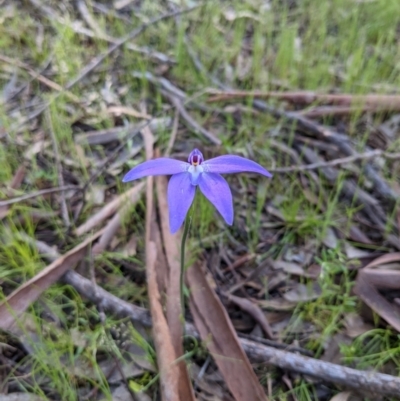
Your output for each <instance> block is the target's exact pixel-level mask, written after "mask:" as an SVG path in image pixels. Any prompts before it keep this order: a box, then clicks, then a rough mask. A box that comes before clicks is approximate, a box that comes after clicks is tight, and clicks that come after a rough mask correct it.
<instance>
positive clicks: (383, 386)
mask: <svg viewBox="0 0 400 401" xmlns="http://www.w3.org/2000/svg"><path fill="white" fill-rule="evenodd" d="M30 242H31V243H35V246H36V247H37V248H38V249H39V251H40V252H43V253H44V254H45V257H46V258H48V259H49V260H50V261H52V260H54V257H56V256H57V255H54V252H52V251H51V250H52V248H51V247H49V246H48V245H45V244H44V243H42V242H38V241H36V240H33V239H30ZM52 254H53V255H52ZM62 280H63V281H64V282H65V283H67V284H69V285H71V286H72V287H74V288H75V290H76V291H77V292H78V293H79V294H81V295H82V296H83V297H84V298H86V299H88V300H89V301H90V302H93V304H95V305H97V306H99V305H101V307H102V309H103V310H104V311H107V312H109V313H112V314H114V315H115V316H118V317H121V318H122V317H128V318H130V319H131V320H132V322H139V323H141V324H143V325H145V326H148V327H150V326H151V324H152V321H151V317H150V314H149V311H148V310H147V309H145V308H142V307H140V306H136V305H133V304H130V303H129V302H126V301H123V300H122V299H120V298H118V297H116V296H115V295H112V294H110V293H109V292H108V291H106V290H104V289H103V288H101V287H97V289H95V288H93V284H92V282H91V281H90V280H88V279H86V278H84V277H82V276H81V275H80V274H78V273H76V272H75V271H73V270H70V271H68V272H67V273H66V274H65V275H64V276H63V277H62ZM185 332H186V333H187V334H188V335H191V336H193V337H195V338H197V339H199V338H200V335H199V333H198V331H197V330H196V328H195V327H194V325H193V324H191V323H188V322H187V323H185ZM239 342H240V344H241V346H242V347H243V349H244V351H245V352H246V353H247V355H248V356H249V357H250V358H252V359H254V360H255V361H257V362H259V363H267V364H270V365H272V366H277V367H279V368H281V369H285V370H290V371H293V372H298V373H300V374H304V375H307V376H311V377H314V378H316V379H318V380H322V381H326V382H330V383H334V384H338V385H342V386H343V387H345V388H351V389H355V390H362V391H366V392H369V393H372V394H382V395H387V396H397V395H398V394H400V378H398V377H395V376H391V375H387V374H382V373H377V372H371V371H361V370H356V369H352V368H348V367H345V366H341V365H336V364H333V363H329V362H325V361H320V360H318V359H315V358H309V357H305V356H302V355H298V354H296V353H293V352H289V351H285V350H281V349H276V348H274V347H270V346H267V345H264V344H259V343H257V342H255V341H252V340H248V339H244V338H239Z"/></svg>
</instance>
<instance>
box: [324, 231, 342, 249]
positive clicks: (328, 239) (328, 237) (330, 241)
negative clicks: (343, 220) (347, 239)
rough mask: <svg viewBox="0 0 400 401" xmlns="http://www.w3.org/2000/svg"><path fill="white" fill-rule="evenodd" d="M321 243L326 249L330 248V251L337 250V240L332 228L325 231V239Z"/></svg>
mask: <svg viewBox="0 0 400 401" xmlns="http://www.w3.org/2000/svg"><path fill="white" fill-rule="evenodd" d="M322 243H323V244H324V245H325V246H326V247H328V248H331V249H335V248H337V246H338V238H337V236H336V233H335V231H334V230H333V228H331V227H329V228H328V229H327V230H326V233H325V237H324V239H323V240H322Z"/></svg>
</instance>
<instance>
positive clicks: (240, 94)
mask: <svg viewBox="0 0 400 401" xmlns="http://www.w3.org/2000/svg"><path fill="white" fill-rule="evenodd" d="M209 93H210V94H211V95H212V96H211V97H210V98H209V99H208V102H209V103H212V102H220V101H224V100H231V99H243V98H246V97H252V98H254V99H272V98H273V99H278V100H283V101H286V102H291V103H296V104H307V105H308V104H312V103H315V102H319V103H328V104H335V105H340V106H355V105H360V108H359V109H363V108H364V107H367V108H368V107H374V108H377V109H378V108H380V109H381V110H383V109H385V110H400V95H377V94H372V95H353V94H348V93H316V92H310V91H295V92H273V91H272V92H259V91H235V90H227V91H214V90H212V91H209Z"/></svg>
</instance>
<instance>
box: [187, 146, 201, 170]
mask: <svg viewBox="0 0 400 401" xmlns="http://www.w3.org/2000/svg"><path fill="white" fill-rule="evenodd" d="M203 161H204V159H203V155H202V153H201V152H200V150H198V149H193V150H192V151H191V152H190V155H189V159H188V162H189V163H190V164H191V165H192V166H198V165H200V164H201V163H203Z"/></svg>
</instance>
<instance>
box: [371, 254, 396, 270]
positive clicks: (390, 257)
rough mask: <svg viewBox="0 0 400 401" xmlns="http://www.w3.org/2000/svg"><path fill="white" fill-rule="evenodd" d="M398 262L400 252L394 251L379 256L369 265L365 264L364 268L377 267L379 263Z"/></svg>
mask: <svg viewBox="0 0 400 401" xmlns="http://www.w3.org/2000/svg"><path fill="white" fill-rule="evenodd" d="M396 262H400V252H393V253H388V254H386V255H382V256H380V257H379V258H376V259H375V260H373V261H372V262H371V263H369V264H368V265H367V266H365V267H364V270H366V269H372V268H373V267H377V266H379V265H383V264H389V263H396Z"/></svg>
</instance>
